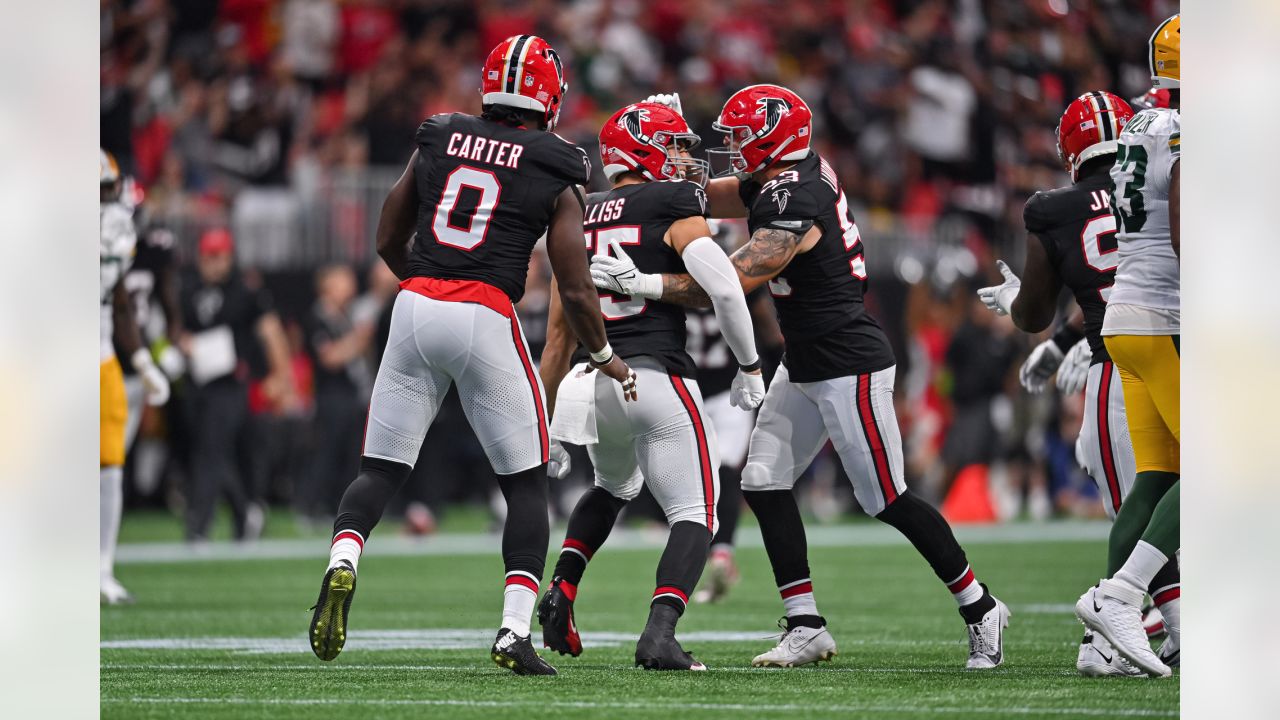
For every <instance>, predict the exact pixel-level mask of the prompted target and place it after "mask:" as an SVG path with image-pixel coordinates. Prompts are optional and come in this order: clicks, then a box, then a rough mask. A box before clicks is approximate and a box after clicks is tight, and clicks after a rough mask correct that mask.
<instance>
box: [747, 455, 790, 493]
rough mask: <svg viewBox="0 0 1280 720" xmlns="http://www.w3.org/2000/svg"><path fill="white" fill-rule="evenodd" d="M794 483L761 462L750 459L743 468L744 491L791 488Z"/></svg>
mask: <svg viewBox="0 0 1280 720" xmlns="http://www.w3.org/2000/svg"><path fill="white" fill-rule="evenodd" d="M791 485H792V483H788V482H783V481H782V480H781V478H778V477H776V476H775V475H774V473H773V472H772V471H771V470H770V469H769V466H767V465H765V464H764V463H761V462H755V461H748V462H747V465H746V467H744V468H742V489H743V491H744V492H760V491H763V490H790V489H791Z"/></svg>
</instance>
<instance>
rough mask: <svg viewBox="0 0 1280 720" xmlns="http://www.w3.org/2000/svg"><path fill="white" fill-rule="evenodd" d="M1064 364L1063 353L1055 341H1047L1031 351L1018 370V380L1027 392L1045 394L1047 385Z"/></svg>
mask: <svg viewBox="0 0 1280 720" xmlns="http://www.w3.org/2000/svg"><path fill="white" fill-rule="evenodd" d="M1061 364H1062V351H1061V350H1059V349H1058V345H1057V343H1055V342H1054V341H1053V340H1045V341H1044V342H1042V343H1040V344H1039V345H1037V346H1036V347H1035V349H1034V350H1032V351H1031V355H1030V356H1028V357H1027V361H1026V362H1024V363H1022V367H1021V368H1020V369H1019V370H1018V380H1019V381H1020V382H1021V383H1022V387H1024V388H1026V389H1027V392H1029V393H1033V394H1037V395H1038V394H1040V393H1042V392H1044V386H1045V383H1047V382H1048V381H1049V378H1050V377H1052V376H1053V374H1054V373H1055V372H1057V371H1058V366H1059V365H1061Z"/></svg>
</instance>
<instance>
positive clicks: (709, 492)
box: [538, 103, 764, 670]
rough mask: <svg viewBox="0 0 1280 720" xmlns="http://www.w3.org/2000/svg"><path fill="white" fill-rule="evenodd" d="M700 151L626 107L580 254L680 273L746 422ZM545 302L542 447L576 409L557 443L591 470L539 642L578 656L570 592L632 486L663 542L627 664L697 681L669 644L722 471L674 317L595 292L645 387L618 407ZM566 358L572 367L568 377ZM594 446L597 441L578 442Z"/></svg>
mask: <svg viewBox="0 0 1280 720" xmlns="http://www.w3.org/2000/svg"><path fill="white" fill-rule="evenodd" d="M698 142H699V138H698V136H697V135H695V134H694V133H693V132H692V131H691V130H689V126H688V125H687V124H686V123H685V121H684V118H683V117H681V116H680V115H679V114H678V113H676V112H674V111H673V110H671V109H670V108H668V107H665V106H663V105H658V104H655V103H636V104H634V105H628V106H627V107H624V108H622V109H621V110H619V111H617V112H615V113H614V114H613V115H612V116H611V117H610V118H609V119H608V120H607V121H606V122H605V124H604V128H603V129H602V130H601V131H600V157H601V160H602V161H603V163H604V173H605V176H606V177H608V178H609V181H610V183H612V186H613V187H612V189H610V190H608V191H607V192H599V193H592V194H591V195H589V196H588V197H587V211H586V219H585V222H584V228H585V230H586V245H587V253H588V254H591V253H594V254H596V255H599V256H608V255H615V256H616V255H620V254H622V253H625V254H626V255H627V256H628V257H630V258H632V259H633V261H634V262H636V263H637V265H638V266H639V267H642V268H644V269H645V270H647V271H649V272H653V273H662V272H672V273H685V272H687V273H689V274H690V275H691V276H692V277H693V278H695V279H696V280H697V281H698V283H699V284H700V285H701V286H702V287H704V288H706V290H707V295H708V296H710V300H711V303H712V305H713V306H714V307H715V312H716V317H717V318H718V319H719V320H720V324H721V327H723V329H724V337H725V340H726V341H727V342H728V344H729V347H730V348H731V349H732V350H733V355H734V358H735V359H736V360H737V365H738V370H737V374H736V376H735V378H734V380H733V391H732V393H733V397H732V402H733V404H734V405H735V406H738V407H741V408H742V409H743V410H753V409H755V408H756V407H757V406H759V404H760V402H761V401H762V400H763V399H764V378H763V377H762V376H761V374H760V358H759V356H758V355H757V354H756V344H755V336H754V334H753V332H752V326H751V313H750V311H749V310H748V309H747V302H746V298H745V297H744V296H743V294H742V288H741V286H740V285H739V284H738V276H737V273H736V272H735V271H734V269H733V264H732V263H730V262H729V258H728V257H727V256H726V255H725V254H724V250H722V249H721V248H720V246H719V245H718V244H716V241H715V240H713V239H712V238H711V229H710V228H709V227H708V226H707V220H706V213H707V196H706V193H705V192H704V191H703V188H702V185H703V184H704V183H705V182H706V178H707V163H706V161H705V160H697V159H694V158H691V157H690V156H689V150H690V149H692V148H693V147H695V146H696V145H697V144H698ZM554 297H555V296H554V294H553V296H552V298H553V299H552V302H551V308H550V315H549V317H548V325H547V346H546V349H545V350H544V351H543V356H542V379H543V384H544V385H546V387H547V388H559V389H560V390H559V393H557V391H556V390H551V391H550V392H551V395H552V397H556V396H557V394H558V396H559V397H560V398H561V399H563V400H565V401H566V407H560V406H555V415H554V417H555V420H553V423H552V431H553V436H559V435H560V433H561V431H560V429H559V428H560V427H561V425H562V421H563V420H564V419H565V418H566V417H570V415H569V413H570V412H572V411H571V410H570V408H568V407H567V402H568V401H569V400H570V398H569V395H570V394H572V395H574V396H575V399H577V398H581V400H582V402H583V403H584V404H586V405H587V406H589V407H590V408H591V410H590V411H589V412H587V413H585V414H582V413H578V414H576V415H575V416H574V417H577V418H578V419H577V420H575V421H574V423H575V425H574V426H573V427H569V428H567V429H566V430H567V433H568V434H567V435H566V436H565V438H564V439H565V440H566V441H573V440H574V439H575V436H577V437H576V439H578V440H582V441H585V442H584V443H583V444H586V446H587V452H588V454H589V455H590V457H591V464H592V466H593V467H594V468H595V486H594V487H592V488H591V489H590V490H588V491H587V493H586V494H585V495H583V496H582V499H581V501H579V502H578V505H577V507H575V508H574V510H573V513H572V514H571V515H570V517H569V528H568V532H567V533H566V537H565V540H564V546H563V548H562V549H561V551H560V559H559V562H557V563H556V569H555V574H554V579H553V580H552V581H551V586H550V588H548V590H547V592H546V594H545V595H544V596H543V598H542V603H541V604H540V605H539V606H538V621H539V622H540V623H541V624H542V637H543V640H544V641H545V642H546V644H547V646H548V647H550V648H552V649H553V650H556V651H558V652H560V653H562V654H569V655H574V656H576V655H578V654H580V653H581V652H582V642H581V640H580V639H579V637H578V630H577V627H576V626H575V623H574V618H573V604H574V600H575V598H576V596H577V594H578V585H579V583H580V582H581V580H582V574H583V572H584V571H585V570H586V566H587V562H588V561H589V560H590V559H591V557H592V555H593V554H594V553H596V552H597V551H598V550H599V549H600V546H601V545H603V544H604V542H605V539H606V538H607V537H608V536H609V531H610V529H611V528H612V527H613V524H614V521H615V520H617V517H618V513H619V511H621V510H622V508H623V506H624V505H626V503H627V502H628V501H629V500H631V499H633V498H635V496H636V495H638V494H639V493H640V489H641V486H642V484H643V485H647V486H648V488H649V491H650V492H651V493H652V494H653V497H654V499H656V500H657V501H658V503H659V505H661V506H662V509H663V512H664V513H665V514H666V516H667V522H668V524H670V526H671V533H670V535H669V536H668V538H667V547H666V550H665V551H664V552H663V554H662V559H661V560H660V561H659V562H658V573H657V585H656V589H655V590H654V591H653V597H652V600H651V603H650V610H649V621H648V623H647V624H646V625H645V629H644V632H643V633H642V634H641V636H640V641H639V643H638V644H637V645H636V664H637V665H640V666H642V667H644V668H646V669H649V670H705V669H706V666H705V665H703V664H702V663H700V662H697V661H695V660H694V659H693V658H692V657H690V656H689V654H688V653H687V652H685V651H684V649H683V648H682V647H680V643H678V642H677V641H676V638H675V626H676V622H677V620H679V618H680V616H681V615H682V614H683V613H684V610H685V606H686V605H687V604H688V602H689V596H690V594H692V593H693V589H694V587H696V586H697V584H698V578H699V577H701V576H702V570H703V567H704V565H705V564H706V561H707V548H708V546H709V545H710V543H711V536H712V533H714V532H715V530H716V497H717V494H718V489H719V477H718V470H719V467H720V452H719V448H718V447H717V442H716V433H715V430H714V428H713V427H712V426H711V424H710V422H709V421H708V417H707V410H706V407H705V406H704V404H703V401H702V393H701V392H700V391H699V389H698V382H697V379H696V374H697V368H696V367H695V366H694V363H693V360H692V359H691V358H690V357H689V353H688V352H686V350H685V345H686V331H685V311H684V308H683V307H680V306H678V305H671V304H668V303H663V302H659V301H656V300H651V299H649V300H647V299H644V298H638V297H630V296H628V295H625V294H615V293H609V292H603V293H600V312H601V314H602V315H603V316H604V319H605V329H606V330H607V331H608V333H609V342H610V344H611V345H613V347H614V351H615V352H616V353H617V354H618V355H620V356H622V357H623V358H625V359H626V361H627V364H628V365H630V366H631V367H632V368H633V369H634V370H635V372H636V374H637V375H638V376H639V378H640V382H641V383H642V384H643V385H644V387H645V393H644V396H643V397H642V398H640V399H639V400H638V401H637V402H634V403H627V402H624V399H623V397H622V394H621V392H620V391H619V389H618V386H617V385H616V384H615V383H612V382H609V381H608V380H607V379H604V378H600V377H599V374H598V373H593V372H591V371H590V367H589V366H588V365H587V362H586V360H587V353H586V351H585V350H583V349H582V348H581V347H578V348H577V349H576V350H575V349H574V345H575V344H576V343H575V340H574V339H573V336H572V334H571V333H570V332H569V328H568V327H567V324H566V323H565V318H564V313H563V311H562V310H561V307H560V305H559V303H557V302H556V301H555V299H554ZM570 352H572V353H573V356H572V361H573V362H575V363H577V365H576V367H575V368H574V369H573V370H572V371H571V370H570V368H569V364H570ZM566 376H568V377H567V378H566ZM562 380H563V381H564V385H563V386H562V385H561V381H562ZM574 385H577V386H578V388H574V387H573V386H574ZM591 415H594V418H595V419H594V422H592V421H591V420H590V419H589V417H590V416H591ZM591 434H594V435H595V439H594V442H593V441H591V438H590V437H583V435H591Z"/></svg>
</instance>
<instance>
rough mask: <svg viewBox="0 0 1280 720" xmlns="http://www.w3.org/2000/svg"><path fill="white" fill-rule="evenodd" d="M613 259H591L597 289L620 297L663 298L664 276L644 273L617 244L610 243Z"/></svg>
mask: <svg viewBox="0 0 1280 720" xmlns="http://www.w3.org/2000/svg"><path fill="white" fill-rule="evenodd" d="M609 247H610V248H611V249H612V251H613V257H609V256H608V255H595V256H592V258H591V280H592V282H594V283H595V285H596V287H598V288H600V289H601V290H607V291H609V292H611V293H615V294H618V295H631V296H633V297H642V298H647V299H649V300H658V299H660V298H661V297H662V276H661V275H659V274H656V273H642V272H640V271H639V270H637V269H636V264H635V262H634V261H632V260H631V257H630V256H628V255H627V253H626V251H625V250H623V249H622V246H621V245H619V244H618V243H616V242H611V243H609Z"/></svg>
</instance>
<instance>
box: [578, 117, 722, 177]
mask: <svg viewBox="0 0 1280 720" xmlns="http://www.w3.org/2000/svg"><path fill="white" fill-rule="evenodd" d="M700 142H701V138H699V137H698V136H697V135H696V134H694V132H693V131H692V130H690V129H689V124H688V123H687V122H685V120H684V118H683V117H680V114H679V113H677V112H676V111H675V110H672V109H671V108H669V107H667V106H665V105H659V104H658V103H651V102H640V103H635V104H633V105H628V106H626V107H624V108H622V109H621V110H619V111H617V112H615V113H614V114H613V115H611V116H609V119H608V120H607V121H605V124H604V127H603V128H601V130H600V159H601V160H602V161H603V162H604V175H605V177H607V178H609V181H610V182H613V179H614V178H616V177H617V176H618V175H621V174H622V173H624V172H635V173H639V174H640V175H642V176H644V177H645V178H647V179H649V180H678V179H680V180H690V181H692V182H696V183H698V184H699V185H702V186H704V187H705V186H706V184H707V172H708V165H707V161H706V160H702V159H699V158H692V157H680V156H679V155H678V154H677V153H678V152H679V151H681V150H684V151H688V150H692V149H693V148H695V147H697V146H698V143H700Z"/></svg>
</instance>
